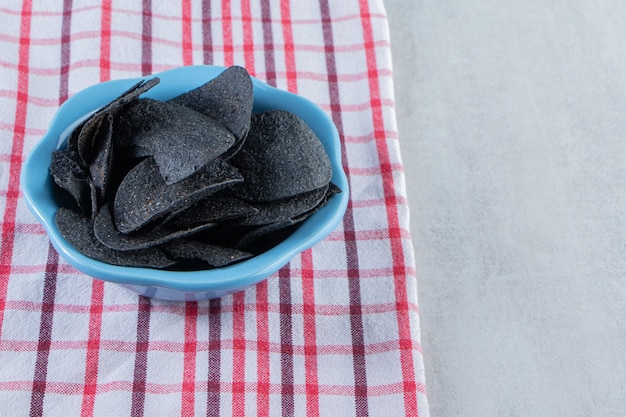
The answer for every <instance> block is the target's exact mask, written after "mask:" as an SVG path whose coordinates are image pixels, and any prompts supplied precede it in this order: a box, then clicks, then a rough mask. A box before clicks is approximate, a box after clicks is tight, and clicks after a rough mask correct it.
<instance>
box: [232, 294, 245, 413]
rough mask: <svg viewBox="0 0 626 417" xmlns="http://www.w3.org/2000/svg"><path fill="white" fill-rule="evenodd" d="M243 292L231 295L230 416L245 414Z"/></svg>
mask: <svg viewBox="0 0 626 417" xmlns="http://www.w3.org/2000/svg"><path fill="white" fill-rule="evenodd" d="M245 302H246V301H245V298H244V293H243V291H240V292H238V293H236V294H234V295H233V349H232V351H233V370H232V372H233V377H232V381H233V384H232V387H231V392H232V395H233V396H232V415H233V416H243V415H245V414H246V344H247V343H246V309H245Z"/></svg>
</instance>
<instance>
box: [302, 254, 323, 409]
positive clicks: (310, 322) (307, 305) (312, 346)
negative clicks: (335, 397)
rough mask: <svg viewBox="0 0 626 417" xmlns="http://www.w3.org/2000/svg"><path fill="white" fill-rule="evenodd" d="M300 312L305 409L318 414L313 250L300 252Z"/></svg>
mask: <svg viewBox="0 0 626 417" xmlns="http://www.w3.org/2000/svg"><path fill="white" fill-rule="evenodd" d="M301 260H302V304H303V305H302V314H303V317H302V318H303V326H304V329H305V331H304V372H305V385H306V409H307V415H308V416H313V417H314V416H319V415H320V410H319V388H318V384H319V380H318V377H317V373H318V368H317V355H318V354H319V353H318V347H317V329H316V323H315V317H316V304H315V270H314V268H313V251H312V250H310V249H309V250H307V251H304V252H303V253H302V256H301Z"/></svg>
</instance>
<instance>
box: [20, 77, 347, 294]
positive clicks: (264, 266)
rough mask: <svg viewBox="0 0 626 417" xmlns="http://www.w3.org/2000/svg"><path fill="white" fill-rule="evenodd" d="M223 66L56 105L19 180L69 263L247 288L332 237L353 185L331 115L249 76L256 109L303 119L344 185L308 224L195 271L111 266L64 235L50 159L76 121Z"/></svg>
mask: <svg viewBox="0 0 626 417" xmlns="http://www.w3.org/2000/svg"><path fill="white" fill-rule="evenodd" d="M225 69H226V67H223V66H217V65H193V66H184V67H177V68H173V69H169V70H166V71H162V72H158V73H155V74H152V75H149V76H145V77H135V78H124V79H117V80H110V81H105V82H101V83H98V84H94V85H92V86H90V87H87V88H85V89H83V90H81V91H80V92H77V93H76V94H74V95H73V96H71V97H70V98H69V99H68V100H67V101H65V102H64V103H63V104H62V105H61V106H60V107H59V108H58V109H57V111H56V113H55V115H54V117H53V119H52V121H51V123H50V125H49V127H48V129H47V131H46V133H45V134H44V135H43V137H42V138H41V139H40V140H39V141H38V143H37V144H36V145H35V146H34V147H33V149H32V151H31V153H30V155H28V157H27V158H26V161H25V163H24V166H23V168H22V172H21V178H20V185H21V187H22V191H23V194H24V197H25V202H26V205H27V206H28V208H29V209H30V211H31V212H32V213H33V214H34V215H35V217H36V218H37V220H38V221H39V222H40V223H41V224H42V226H43V227H44V229H45V231H46V233H47V235H48V237H49V239H50V241H51V243H52V245H53V246H54V247H55V249H56V250H57V251H58V252H59V253H60V254H61V256H62V257H63V258H64V259H65V260H66V261H67V262H68V263H69V264H70V265H72V266H73V267H74V268H76V269H77V270H79V271H81V272H83V273H85V274H87V275H90V276H92V277H94V278H97V279H101V280H104V281H108V282H114V283H119V284H125V285H138V286H146V287H161V288H167V289H171V290H177V291H184V292H200V291H229V290H234V289H238V288H241V289H243V288H245V287H247V286H250V285H253V284H256V283H258V282H260V281H262V280H263V279H265V278H266V277H268V276H269V275H271V274H273V273H275V272H276V271H278V269H280V268H281V267H282V266H284V265H285V264H287V263H288V262H289V261H290V260H291V259H292V258H293V257H294V256H295V255H297V254H298V253H300V252H302V251H304V250H307V249H309V248H311V247H312V246H313V245H315V244H316V243H318V242H319V241H321V240H323V239H324V238H325V237H327V236H328V235H329V234H330V233H331V232H332V231H333V230H334V229H335V227H336V226H337V225H338V224H339V222H340V221H341V219H342V217H343V215H344V213H345V211H346V208H347V205H348V199H349V189H348V181H347V177H346V174H345V171H344V169H343V166H342V157H341V146H340V139H339V133H338V131H337V128H336V127H335V125H334V123H333V121H332V119H331V118H330V117H329V116H328V114H327V113H326V112H325V111H324V110H322V109H321V108H320V107H318V106H317V105H316V104H315V103H313V102H312V101H311V100H309V99H307V98H306V97H303V96H301V95H296V94H293V93H291V92H288V91H285V90H281V89H278V88H275V87H272V86H270V85H268V84H267V83H265V82H263V81H261V80H259V79H258V78H256V77H253V76H251V78H252V83H253V88H254V112H261V111H265V110H270V109H282V110H288V111H291V112H293V113H295V114H297V115H298V116H300V117H301V118H302V119H303V120H304V121H305V122H306V123H307V124H308V125H309V126H310V127H311V128H312V129H313V130H314V131H315V133H316V134H317V135H318V137H319V138H320V140H321V142H322V144H323V145H324V148H325V150H326V152H327V153H328V156H329V158H330V161H331V165H332V168H333V175H332V179H331V181H332V182H333V183H335V184H336V185H337V186H339V188H340V189H341V190H342V192H341V193H339V194H335V195H334V196H332V197H331V198H330V199H329V201H328V204H327V205H326V206H324V207H322V208H321V209H320V210H319V211H318V212H317V213H315V214H313V215H312V216H311V217H310V218H308V219H307V220H306V221H304V222H303V223H302V224H301V225H300V226H299V227H298V228H297V229H296V230H295V231H294V232H293V234H291V235H290V236H289V237H288V238H286V239H285V240H284V241H282V242H280V243H279V244H278V245H276V246H274V247H273V248H271V249H269V250H268V251H266V252H264V253H262V254H259V255H256V256H254V257H252V258H250V259H247V260H245V261H242V262H239V263H235V264H232V265H228V266H225V267H221V268H215V269H206V270H194V271H171V270H158V269H153V268H145V267H129V266H117V265H111V264H107V263H104V262H102V261H98V260H95V259H92V258H89V257H87V256H85V255H83V254H82V253H80V252H79V251H78V250H77V249H75V248H74V247H73V246H72V245H70V244H69V242H67V241H66V240H65V239H64V238H63V237H62V236H61V233H60V232H59V230H58V228H57V226H56V223H55V221H54V216H55V214H56V210H57V209H58V207H59V206H58V204H57V202H56V200H55V197H54V191H53V187H52V184H53V181H52V179H51V177H50V175H49V171H48V170H49V162H48V161H49V160H50V155H51V153H52V151H54V150H55V149H58V148H59V147H60V146H61V144H62V143H63V142H64V140H65V139H66V137H67V136H68V135H69V132H71V130H72V129H73V128H74V127H75V126H76V125H77V124H78V123H79V121H80V120H81V119H84V118H85V117H88V115H89V114H91V113H93V112H94V111H96V110H97V109H98V108H100V107H102V106H103V105H105V104H107V103H108V102H110V101H111V100H113V99H115V98H116V97H117V96H119V94H121V93H122V92H124V91H125V90H127V89H128V88H130V87H131V86H132V85H134V84H136V83H137V82H139V81H141V80H147V79H151V78H155V77H159V78H160V80H161V82H160V83H159V84H157V85H156V86H155V87H153V88H152V89H151V90H149V91H148V92H147V93H145V94H144V95H142V96H143V97H152V98H157V99H168V98H172V97H175V96H176V95H179V94H182V93H184V92H185V91H189V90H191V89H192V88H195V87H196V86H199V85H201V84H203V83H205V82H207V81H209V80H211V79H213V78H215V77H216V76H217V75H219V74H220V73H221V72H222V71H224V70H225ZM77 115H78V116H77ZM42 161H46V163H45V164H44V163H42Z"/></svg>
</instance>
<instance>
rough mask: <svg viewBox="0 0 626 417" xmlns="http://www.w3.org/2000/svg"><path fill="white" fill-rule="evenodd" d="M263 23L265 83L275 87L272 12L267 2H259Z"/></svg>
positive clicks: (266, 0) (263, 0)
mask: <svg viewBox="0 0 626 417" xmlns="http://www.w3.org/2000/svg"><path fill="white" fill-rule="evenodd" d="M261 20H262V22H263V51H264V55H265V81H267V83H268V84H269V85H271V86H273V87H276V65H275V63H274V34H273V33H272V29H273V25H272V10H271V8H270V2H269V0H261Z"/></svg>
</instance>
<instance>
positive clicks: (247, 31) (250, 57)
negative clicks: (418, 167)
mask: <svg viewBox="0 0 626 417" xmlns="http://www.w3.org/2000/svg"><path fill="white" fill-rule="evenodd" d="M241 21H242V24H243V45H242V46H243V60H244V65H245V67H246V69H247V70H248V72H250V73H251V74H252V75H254V74H255V71H254V31H253V30H252V8H251V6H250V0H241Z"/></svg>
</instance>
